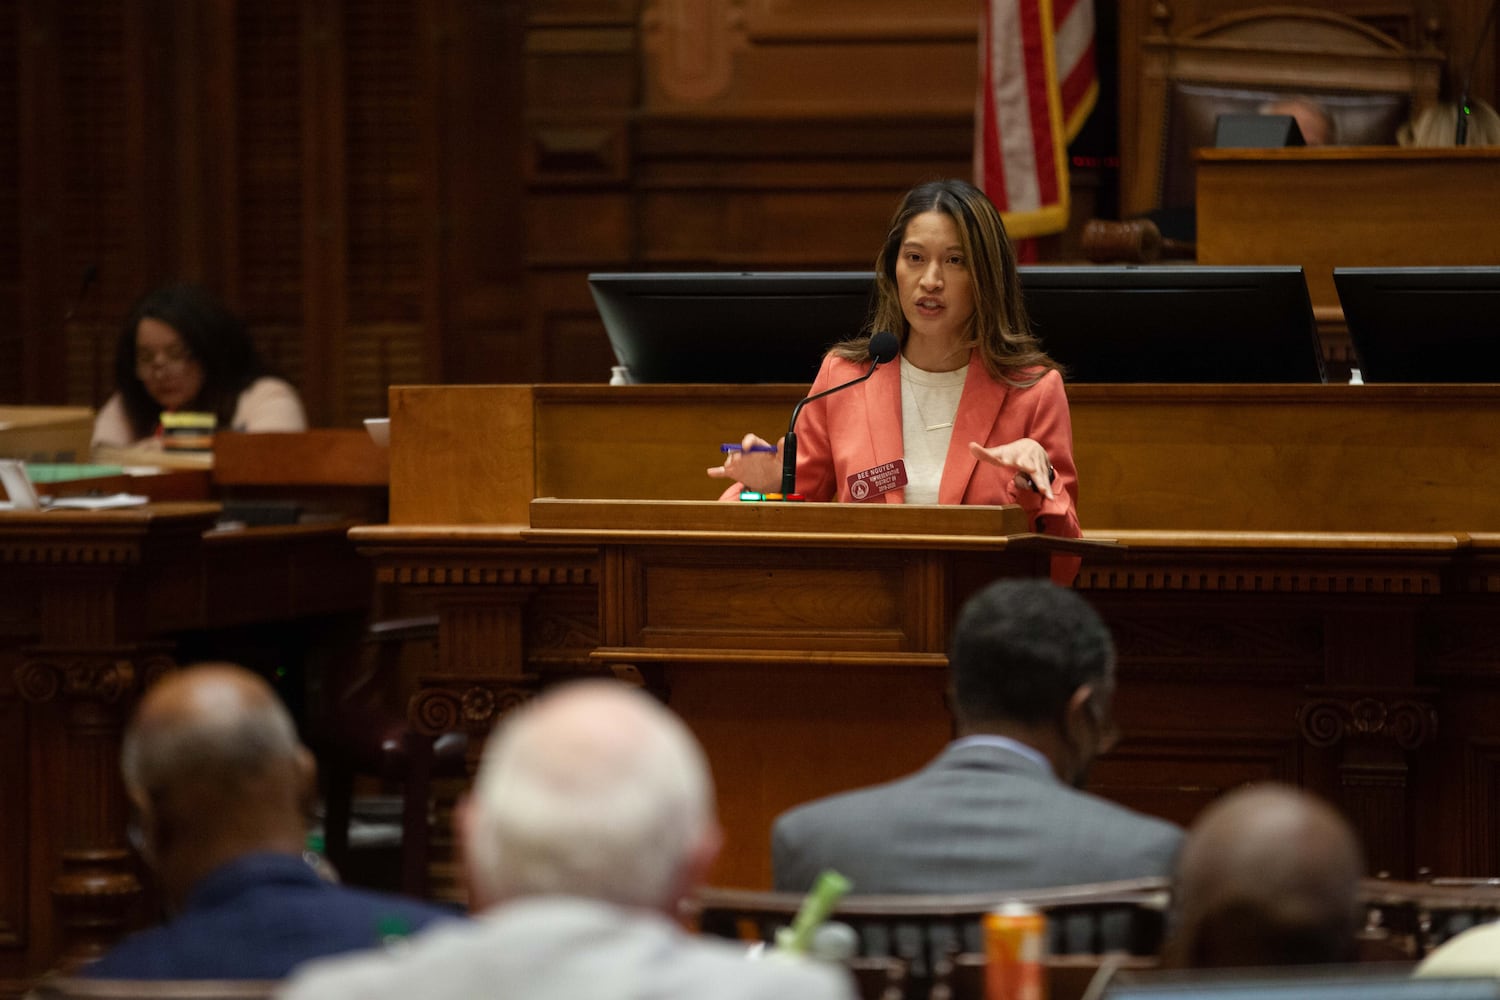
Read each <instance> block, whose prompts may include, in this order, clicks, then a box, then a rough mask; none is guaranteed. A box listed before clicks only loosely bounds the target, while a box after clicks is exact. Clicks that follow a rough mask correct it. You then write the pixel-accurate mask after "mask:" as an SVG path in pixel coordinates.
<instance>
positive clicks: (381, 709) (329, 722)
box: [314, 616, 469, 896]
mask: <svg viewBox="0 0 1500 1000" xmlns="http://www.w3.org/2000/svg"><path fill="white" fill-rule="evenodd" d="M436 640H437V618H436V617H435V616H422V617H417V618H405V619H395V620H390V621H383V622H376V623H374V624H373V625H371V626H370V627H369V629H368V630H367V637H366V644H367V647H368V650H369V651H370V652H371V653H372V656H371V661H372V663H373V666H372V667H371V668H370V669H369V670H368V671H366V672H365V673H363V674H361V675H359V676H357V677H355V678H354V679H352V680H351V681H350V682H348V686H347V687H346V688H345V689H344V690H343V691H342V692H341V693H339V694H337V695H336V696H335V699H334V701H333V703H332V704H331V705H330V706H329V707H328V709H327V710H326V711H325V713H324V721H323V723H322V725H321V727H320V729H321V731H320V733H319V734H318V736H317V738H316V739H315V741H314V742H315V743H316V745H317V753H318V758H319V761H320V765H321V768H322V772H323V802H324V810H325V812H324V849H325V851H326V853H327V855H328V859H329V860H330V861H331V862H332V863H333V866H334V868H335V869H339V870H347V868H348V867H349V861H350V845H349V823H350V817H351V813H352V810H353V800H354V783H355V779H356V777H357V776H359V775H371V776H374V777H377V778H379V779H381V780H382V781H383V782H387V783H391V784H395V785H398V786H399V787H400V788H401V891H402V892H405V893H407V894H409V895H413V896H425V895H426V894H427V888H428V878H427V871H428V862H429V857H428V854H429V847H430V845H431V825H430V815H429V813H430V811H431V803H432V782H433V779H434V778H462V777H466V776H467V774H468V770H467V767H468V749H469V740H468V735H467V734H466V733H464V732H463V731H461V730H454V731H450V732H445V733H440V734H438V735H437V736H430V735H428V734H425V733H421V732H418V731H417V730H415V729H413V728H412V727H411V725H410V723H409V722H408V721H407V719H406V717H405V715H404V714H402V713H400V712H396V711H393V710H391V709H390V708H387V707H385V706H383V705H381V704H379V703H378V702H377V701H373V700H371V699H370V698H368V697H367V695H368V693H369V692H370V691H371V690H372V689H373V688H375V687H377V686H378V685H380V684H382V683H383V682H385V681H387V680H389V679H390V678H392V677H394V676H395V675H396V674H397V672H398V669H399V668H398V661H399V657H400V652H401V649H402V647H403V646H404V645H406V644H408V643H416V642H436Z"/></svg>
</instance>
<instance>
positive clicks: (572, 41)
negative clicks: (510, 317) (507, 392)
mask: <svg viewBox="0 0 1500 1000" xmlns="http://www.w3.org/2000/svg"><path fill="white" fill-rule="evenodd" d="M638 17H640V18H647V15H646V14H645V13H643V12H642V11H641V10H640V4H638V3H589V2H569V3H553V4H548V5H546V10H545V11H542V10H540V9H539V10H536V11H534V12H533V13H531V15H530V16H529V17H528V20H527V26H526V41H525V77H524V85H523V86H524V90H525V95H526V115H525V120H524V136H525V138H524V147H523V153H522V156H523V159H522V169H523V171H524V174H523V176H524V179H525V183H526V199H525V206H524V212H525V214H524V218H523V220H522V228H523V230H524V233H525V244H524V246H525V257H524V265H525V293H524V304H523V308H524V315H525V318H524V336H523V337H522V338H521V339H520V340H519V341H518V342H516V343H515V344H514V346H513V348H512V350H511V351H510V352H509V353H510V356H509V357H507V358H505V359H504V365H505V375H506V377H507V378H510V379H518V380H524V381H569V380H571V381H583V382H596V383H597V382H602V381H605V380H606V379H607V378H608V375H609V368H610V366H611V365H612V364H613V363H614V355H613V353H612V352H611V351H610V349H609V344H608V341H607V339H606V338H605V336H604V330H603V327H602V325H601V324H600V323H599V322H598V320H597V318H591V315H592V313H593V305H592V299H591V298H590V297H589V294H588V287H587V284H586V277H587V275H588V273H589V272H590V271H594V270H614V271H620V270H628V269H631V268H632V267H634V266H636V265H637V264H638V262H639V252H638V245H639V235H638V233H639V227H640V211H641V209H640V206H639V205H638V204H637V202H636V200H635V199H634V197H633V195H632V183H631V180H632V176H633V174H634V172H635V171H636V169H637V166H636V159H635V149H634V144H635V118H636V115H637V109H638V105H639V94H640V72H641V69H640V58H641V57H640V51H639V46H640V44H641V42H640V30H639V29H638V27H637V19H638Z"/></svg>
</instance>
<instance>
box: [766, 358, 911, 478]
mask: <svg viewBox="0 0 1500 1000" xmlns="http://www.w3.org/2000/svg"><path fill="white" fill-rule="evenodd" d="M900 350H901V344H900V342H899V341H898V340H897V339H896V335H895V334H894V333H891V332H889V331H884V330H883V331H881V332H880V333H877V334H875V335H874V336H873V337H871V338H870V357H871V358H873V359H874V363H873V364H871V365H870V370H869V371H867V372H865V373H864V374H863V375H861V376H860V377H859V378H856V379H850V380H849V381H848V382H845V383H844V384H843V385H836V386H834V387H833V388H832V389H824V390H823V391H822V392H819V393H815V394H813V395H811V396H808V397H807V398H805V399H803V400H802V401H801V402H799V403H798V404H797V405H796V406H794V407H792V419H791V420H790V421H789V422H788V423H787V427H786V439H785V440H784V441H783V442H782V443H781V495H782V496H784V497H790V496H792V495H794V494H795V493H796V492H797V417H798V416H799V415H800V414H801V413H802V408H803V407H804V406H806V405H807V404H808V403H811V402H812V401H813V400H815V399H822V398H823V397H824V396H828V395H832V394H833V393H835V392H839V391H841V390H843V389H847V388H849V387H850V386H851V385H859V383H861V382H863V381H865V379H867V378H869V377H870V376H871V375H874V374H875V369H877V368H879V367H880V366H881V365H883V364H885V363H886V362H887V361H890V360H891V359H893V358H894V357H895V356H896V354H897V353H898V352H899V351H900Z"/></svg>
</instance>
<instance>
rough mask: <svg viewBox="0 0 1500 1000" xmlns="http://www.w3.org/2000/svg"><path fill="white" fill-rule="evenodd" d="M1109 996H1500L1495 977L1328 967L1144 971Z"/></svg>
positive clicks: (1243, 999)
mask: <svg viewBox="0 0 1500 1000" xmlns="http://www.w3.org/2000/svg"><path fill="white" fill-rule="evenodd" d="M1104 996H1105V1000H1500V980H1496V979H1493V978H1478V979H1456V978H1455V979H1446V978H1431V979H1428V978H1421V979H1414V978H1412V976H1411V974H1410V972H1408V971H1406V970H1402V971H1401V972H1397V973H1391V972H1385V971H1380V970H1374V969H1363V970H1362V969H1359V968H1357V967H1356V968H1352V969H1351V968H1348V967H1335V966H1325V967H1322V968H1318V967H1308V966H1301V967H1295V966H1292V967H1285V968H1281V969H1267V970H1260V971H1258V972H1248V971H1245V970H1240V971H1237V972H1234V971H1229V972H1218V971H1217V970H1212V971H1200V972H1193V971H1186V970H1185V971H1180V972H1179V971H1174V972H1169V973H1143V974H1140V975H1139V977H1138V981H1132V982H1116V983H1114V984H1113V985H1111V986H1110V987H1109V989H1108V990H1106V991H1105V993H1104Z"/></svg>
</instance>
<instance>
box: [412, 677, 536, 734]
mask: <svg viewBox="0 0 1500 1000" xmlns="http://www.w3.org/2000/svg"><path fill="white" fill-rule="evenodd" d="M536 692H537V682H536V678H534V677H529V678H522V679H521V682H520V683H500V682H494V683H491V682H485V681H481V682H475V681H472V680H470V679H467V678H461V679H460V678H454V679H448V680H444V679H441V678H429V679H425V680H424V681H423V684H422V689H421V690H420V691H418V692H417V693H416V694H415V695H413V696H412V699H411V704H410V705H409V706H408V709H407V717H408V718H409V719H410V720H411V722H412V725H414V726H415V727H416V728H417V730H418V731H420V732H423V733H427V734H429V735H436V734H438V733H445V732H449V731H450V730H455V729H462V730H465V731H467V732H470V733H485V732H488V731H489V730H490V729H491V728H492V727H493V726H494V725H495V723H497V722H499V721H500V720H501V719H502V718H504V717H505V715H506V714H507V713H509V712H511V711H513V710H515V709H516V708H519V707H520V706H521V705H523V704H525V703H526V702H527V701H530V700H531V699H532V698H533V697H534V696H535V695H536Z"/></svg>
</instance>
